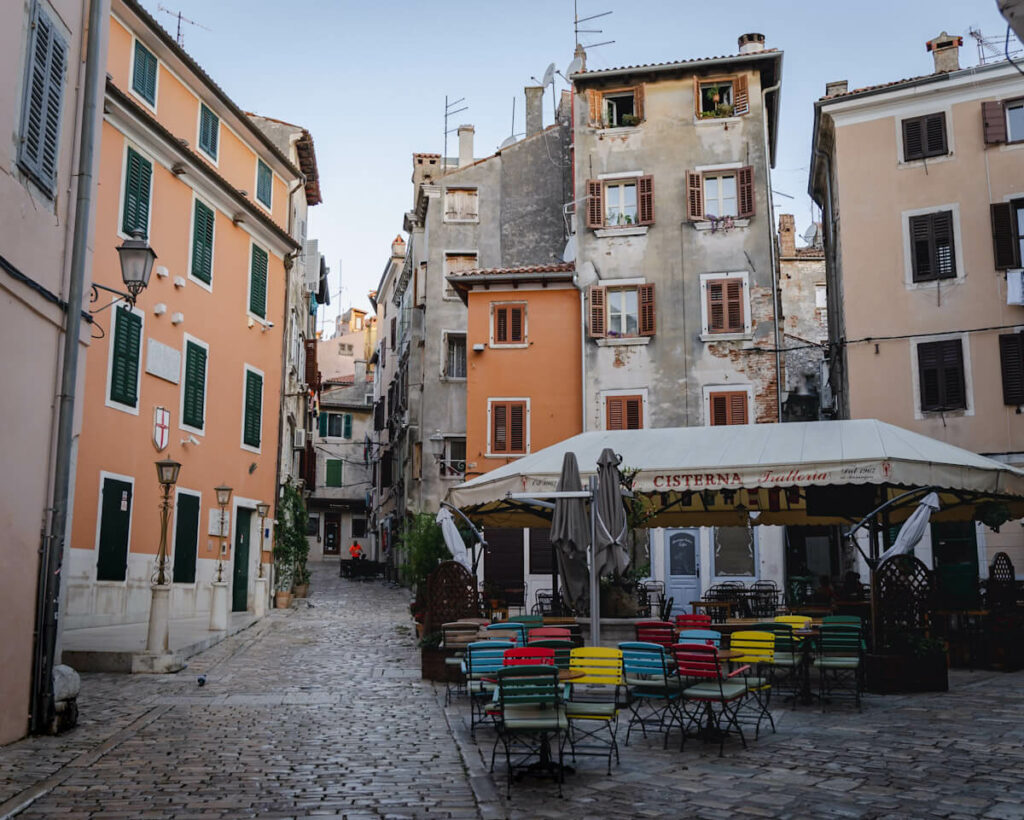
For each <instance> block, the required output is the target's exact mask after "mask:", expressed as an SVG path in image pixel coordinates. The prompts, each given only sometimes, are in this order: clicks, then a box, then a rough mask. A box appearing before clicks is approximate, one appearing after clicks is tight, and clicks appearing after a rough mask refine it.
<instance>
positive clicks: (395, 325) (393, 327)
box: [390, 316, 398, 350]
mask: <svg viewBox="0 0 1024 820" xmlns="http://www.w3.org/2000/svg"><path fill="white" fill-rule="evenodd" d="M397 329H398V317H397V316H392V317H391V332H390V338H391V349H392V350H394V349H395V337H396V335H397V333H396V331H397Z"/></svg>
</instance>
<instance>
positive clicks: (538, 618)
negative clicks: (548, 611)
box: [516, 615, 544, 629]
mask: <svg viewBox="0 0 1024 820" xmlns="http://www.w3.org/2000/svg"><path fill="white" fill-rule="evenodd" d="M516 623H517V624H522V625H523V626H525V627H526V628H527V629H535V628H537V627H541V626H544V616H543V615H516Z"/></svg>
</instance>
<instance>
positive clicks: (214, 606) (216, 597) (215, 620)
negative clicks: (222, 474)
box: [210, 484, 231, 631]
mask: <svg viewBox="0 0 1024 820" xmlns="http://www.w3.org/2000/svg"><path fill="white" fill-rule="evenodd" d="M213 491H214V492H215V493H216V494H217V506H218V507H220V528H219V532H220V554H219V555H218V556H217V579H216V580H215V581H214V582H213V583H212V584H211V588H212V590H213V598H212V600H211V602H210V629H211V630H215V631H221V630H225V629H227V628H228V585H227V583H226V582H225V581H224V553H225V552H227V544H226V542H225V539H226V538H227V534H226V533H225V532H224V530H225V527H224V508H225V507H226V506H227V505H228V503H229V502H230V501H231V488H230V487H228V486H227V485H224V484H222V485H221V486H219V487H214V488H213Z"/></svg>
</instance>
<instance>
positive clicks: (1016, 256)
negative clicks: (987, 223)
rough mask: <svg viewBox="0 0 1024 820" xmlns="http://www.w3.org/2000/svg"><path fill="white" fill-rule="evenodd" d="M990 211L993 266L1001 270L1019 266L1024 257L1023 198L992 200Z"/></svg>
mask: <svg viewBox="0 0 1024 820" xmlns="http://www.w3.org/2000/svg"><path fill="white" fill-rule="evenodd" d="M991 213H992V244H993V249H994V253H995V262H996V265H995V266H996V267H997V268H1000V269H1002V270H1006V269H1007V268H1019V267H1021V264H1022V263H1021V260H1022V259H1024V199H1017V200H1014V201H1013V202H994V203H993V204H992V205H991Z"/></svg>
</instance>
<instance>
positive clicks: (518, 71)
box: [141, 0, 1013, 327]
mask: <svg viewBox="0 0 1024 820" xmlns="http://www.w3.org/2000/svg"><path fill="white" fill-rule="evenodd" d="M141 2H142V5H143V6H144V7H145V8H146V9H147V10H148V11H149V12H150V13H151V14H153V16H154V17H156V19H157V20H158V21H159V22H160V24H161V25H163V26H164V27H165V28H166V29H167V30H168V31H169V32H170V33H171V34H172V35H174V34H176V30H177V25H178V23H177V17H176V14H177V13H178V12H180V13H181V15H182V17H183V18H188V19H189V20H192V21H194V23H195V24H196V25H192V24H190V23H188V22H182V24H181V28H182V37H183V40H184V47H185V50H186V51H187V52H188V53H189V54H190V55H191V56H192V57H193V58H194V59H196V61H197V62H198V63H199V64H200V65H202V66H203V68H204V69H205V70H206V71H207V73H209V74H210V76H212V77H213V78H214V80H215V81H216V82H217V83H218V84H219V85H220V86H221V88H223V89H224V90H225V91H226V92H227V94H228V95H229V96H230V97H231V98H232V99H233V100H234V101H235V103H236V104H237V105H238V106H239V107H240V108H242V109H243V110H245V111H254V112H256V113H259V114H264V115H267V116H271V117H276V118H278V119H282V120H286V121H288V122H292V123H296V124H298V125H301V126H303V127H305V128H307V129H308V130H309V131H310V133H311V134H312V135H313V140H314V143H315V145H316V155H317V163H318V167H319V171H320V187H321V192H322V194H323V200H324V201H323V204H321V205H318V206H316V207H314V208H312V209H311V215H310V219H309V235H310V237H311V238H315V239H319V241H320V251H321V253H323V254H324V255H325V257H326V259H327V264H328V266H329V267H330V269H331V306H330V307H329V308H327V309H326V310H323V309H322V310H321V316H322V317H323V318H324V320H325V322H326V324H327V326H328V327H331V326H333V321H334V317H335V316H336V315H338V314H339V313H340V312H342V311H344V310H346V309H347V308H348V307H353V306H354V307H357V308H362V309H364V310H369V309H370V305H369V301H368V299H367V294H368V292H369V291H371V290H374V289H376V287H377V285H378V283H379V281H380V276H381V272H382V271H383V269H384V265H385V263H386V261H387V259H388V256H389V254H390V247H391V242H392V240H393V239H394V238H395V236H396V235H398V234H400V233H401V231H402V217H403V215H404V213H405V212H406V211H407V210H408V209H409V208H410V207H411V206H412V197H413V189H412V183H411V181H410V177H411V175H412V154H413V152H434V153H440V152H441V151H442V148H443V146H444V136H443V132H444V106H445V97H446V95H447V97H448V98H449V99H450V100H456V99H458V98H460V97H461V98H465V102H464V103H461V104H460V105H459V106H457V107H462V105H467V106H468V109H467V110H466V111H463V112H461V113H459V114H456V115H455V117H454V118H453V119H451V120H450V121H449V128H455V127H456V126H458V125H460V124H462V123H470V124H472V125H474V126H475V128H476V135H475V146H474V147H475V151H474V154H475V155H476V156H477V157H484V156H488V155H489V154H491V153H493V152H494V151H495V150H496V149H497V147H498V145H499V143H501V141H502V140H504V139H505V138H506V137H508V136H509V135H510V134H511V133H512V116H513V99H514V100H515V130H516V132H521V131H522V130H523V125H524V123H525V117H524V97H523V88H524V86H527V85H534V84H535V83H534V81H533V80H532V79H531V77H536V78H540V77H542V76H543V73H544V70H545V68H546V67H547V66H548V64H549V63H552V62H553V63H554V64H555V67H556V68H557V69H558V70H559V71H561V72H562V73H565V72H566V68H567V66H568V64H569V62H570V61H571V59H572V55H573V48H574V46H575V40H574V35H573V16H574V9H573V0H516V2H513V3H509V2H506V1H505V0H376V2H374V1H373V0H141ZM576 2H577V5H578V14H579V16H580V17H581V18H583V17H587V16H590V15H596V14H601V13H603V12H609V11H610V12H612V13H611V14H608V15H606V16H603V17H600V18H598V19H595V20H591V21H589V22H583V23H581V24H580V28H581V29H600V30H601V33H581V34H580V42H582V43H583V44H584V45H588V44H593V43H598V42H602V41H606V40H614V41H615V42H614V43H611V44H608V45H601V46H598V47H595V48H590V49H588V51H587V66H588V68H592V69H593V68H609V67H614V66H625V65H635V64H638V63H656V62H664V61H673V60H686V59H692V58H696V57H708V56H716V55H722V54H735V53H736V52H737V43H736V39H737V37H738V36H739V35H740V34H742V33H744V32H750V31H757V32H761V33H763V34H764V35H765V38H766V42H765V45H766V47H768V48H779V49H782V50H783V51H784V52H785V56H784V59H783V76H782V108H781V119H780V124H779V135H778V155H777V158H776V166H775V169H774V172H773V181H772V187H773V190H774V191H775V209H776V212H777V213H787V212H789V213H793V214H795V215H796V224H797V231H798V233H802V232H803V231H804V230H805V228H807V227H808V226H809V225H810V224H811V222H812V221H813V220H814V219H816V218H817V213H816V212H815V210H814V208H813V205H812V203H811V200H810V197H809V196H808V195H807V168H808V158H809V155H810V139H811V129H812V124H813V120H812V118H813V104H814V101H815V100H816V99H818V98H819V97H820V96H822V94H824V90H825V83H826V82H828V81H832V80H843V79H845V80H848V81H849V83H850V88H851V89H852V88H859V87H861V86H866V85H873V84H875V83H883V82H889V81H892V80H897V79H901V78H905V77H914V76H918V75H922V74H929V73H931V72H932V71H933V62H932V57H931V55H930V54H929V53H928V52H927V51H926V50H925V42H926V41H928V40H930V39H932V38H933V37H935V36H936V35H938V34H939V33H940V32H941V31H943V30H945V31H946V32H948V33H949V34H959V35H961V36H963V38H964V46H963V48H962V49H961V50H960V65H961V67H967V66H972V65H976V64H977V62H978V47H977V44H976V42H975V40H974V39H973V38H972V37H970V36H969V35H968V30H969V29H971V28H973V29H977V30H980V31H981V32H982V33H983V35H984V36H985V38H986V39H990V38H991V39H995V40H998V42H999V44H1000V48H1001V44H1002V42H1003V37H1004V35H1005V33H1006V23H1005V21H1004V20H1003V18H1002V17H1001V16H1000V14H999V12H998V8H997V4H996V0H884V1H883V0H848V2H837V0H732V2H730V3H727V4H726V3H712V4H709V3H706V2H700V3H698V2H696V1H695V0H576ZM164 9H167V10H170V11H172V12H174V14H172V13H169V11H165V10H164ZM1011 42H1013V40H1012V35H1011ZM555 79H556V89H557V90H558V91H561V89H563V88H567V87H568V85H567V83H565V82H564V81H563V80H562V79H561V78H559V77H557V75H556V78H555ZM544 109H545V121H544V124H545V125H548V124H550V123H551V121H552V119H553V111H552V103H551V90H550V89H548V91H547V97H546V99H545V106H544ZM457 152H458V139H457V137H456V135H455V134H454V133H452V134H451V135H450V136H449V140H448V154H449V156H454V155H456V154H457Z"/></svg>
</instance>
